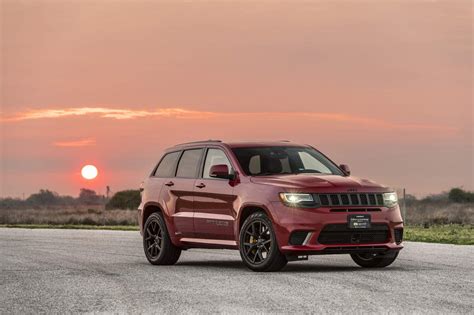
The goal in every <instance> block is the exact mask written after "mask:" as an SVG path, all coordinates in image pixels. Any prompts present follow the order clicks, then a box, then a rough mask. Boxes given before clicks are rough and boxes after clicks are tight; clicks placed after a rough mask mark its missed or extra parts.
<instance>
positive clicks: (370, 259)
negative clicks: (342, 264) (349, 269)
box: [351, 252, 398, 268]
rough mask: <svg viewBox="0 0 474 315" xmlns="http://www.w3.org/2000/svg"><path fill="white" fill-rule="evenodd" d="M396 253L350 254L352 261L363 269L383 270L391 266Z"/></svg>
mask: <svg viewBox="0 0 474 315" xmlns="http://www.w3.org/2000/svg"><path fill="white" fill-rule="evenodd" d="M397 256H398V252H388V253H385V254H351V257H352V260H354V262H355V263H356V264H358V265H359V266H361V267H364V268H383V267H387V266H388V265H391V264H392V263H393V262H394V261H395V259H397Z"/></svg>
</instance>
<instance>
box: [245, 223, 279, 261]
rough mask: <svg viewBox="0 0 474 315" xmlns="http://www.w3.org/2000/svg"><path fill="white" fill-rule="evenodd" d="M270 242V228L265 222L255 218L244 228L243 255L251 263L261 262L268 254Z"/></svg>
mask: <svg viewBox="0 0 474 315" xmlns="http://www.w3.org/2000/svg"><path fill="white" fill-rule="evenodd" d="M271 243H272V237H271V234H270V228H269V227H268V226H267V224H266V223H265V222H263V221H260V220H256V221H254V222H252V223H251V224H250V225H249V226H248V227H247V229H246V230H245V236H244V255H245V256H246V258H247V259H248V261H249V262H251V263H252V264H261V263H263V262H264V261H265V260H266V259H267V258H268V257H269V256H270V251H271V245H272V244H271Z"/></svg>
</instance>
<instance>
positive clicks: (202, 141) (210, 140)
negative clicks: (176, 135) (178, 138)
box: [175, 139, 222, 147]
mask: <svg viewBox="0 0 474 315" xmlns="http://www.w3.org/2000/svg"><path fill="white" fill-rule="evenodd" d="M206 142H222V141H221V140H214V139H209V140H200V141H191V142H184V143H179V144H177V145H175V147H177V146H179V145H185V144H194V143H206Z"/></svg>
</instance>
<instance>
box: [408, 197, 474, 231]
mask: <svg viewBox="0 0 474 315" xmlns="http://www.w3.org/2000/svg"><path fill="white" fill-rule="evenodd" d="M472 195H474V193H472V192H468V191H464V190H462V189H460V188H453V189H451V191H449V192H443V193H440V194H436V195H429V196H427V197H425V198H423V199H417V198H416V197H415V196H412V195H407V196H406V200H405V202H406V206H407V209H406V217H405V221H406V222H407V223H408V224H409V225H422V226H425V227H428V226H430V225H443V224H464V225H474V202H469V200H470V199H469V198H471V197H469V196H472ZM400 203H401V204H403V200H401V201H400Z"/></svg>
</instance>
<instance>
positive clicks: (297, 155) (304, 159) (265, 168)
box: [232, 147, 343, 176]
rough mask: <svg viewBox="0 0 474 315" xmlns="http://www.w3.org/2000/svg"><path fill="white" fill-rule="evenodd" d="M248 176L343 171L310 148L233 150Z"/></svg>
mask: <svg viewBox="0 0 474 315" xmlns="http://www.w3.org/2000/svg"><path fill="white" fill-rule="evenodd" d="M232 151H233V152H234V154H235V155H236V157H237V160H238V161H239V164H240V166H241V167H242V169H243V170H244V172H245V173H246V174H247V175H251V176H265V175H275V174H300V173H317V174H328V175H330V174H334V175H343V173H342V171H341V170H340V169H339V168H338V167H337V166H336V165H334V163H332V162H331V161H330V160H328V158H326V157H325V156H324V155H323V154H321V153H320V152H318V151H317V150H315V149H313V148H308V147H255V148H234V149H233V150H232Z"/></svg>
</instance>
